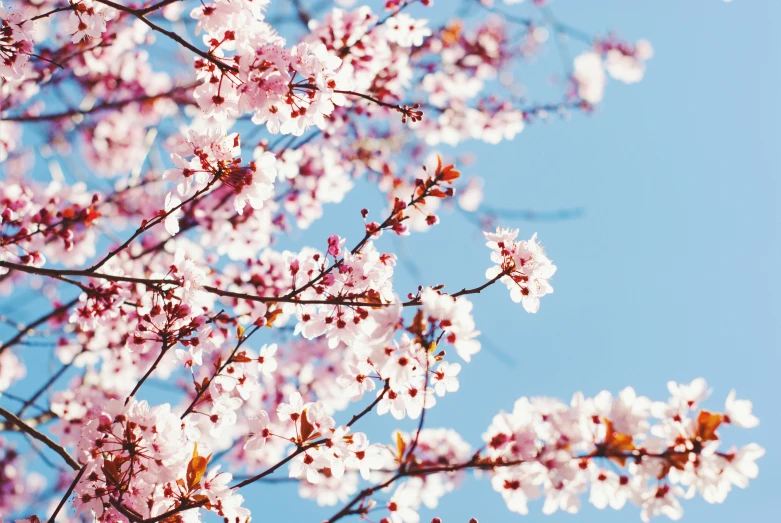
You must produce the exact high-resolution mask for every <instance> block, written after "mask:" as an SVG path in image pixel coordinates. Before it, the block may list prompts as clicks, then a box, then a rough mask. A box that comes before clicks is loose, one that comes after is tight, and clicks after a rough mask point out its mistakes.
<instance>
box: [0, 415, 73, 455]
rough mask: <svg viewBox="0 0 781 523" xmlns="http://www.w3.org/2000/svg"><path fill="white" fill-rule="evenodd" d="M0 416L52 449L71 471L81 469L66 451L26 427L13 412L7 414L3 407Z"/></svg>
mask: <svg viewBox="0 0 781 523" xmlns="http://www.w3.org/2000/svg"><path fill="white" fill-rule="evenodd" d="M0 415H2V416H3V417H4V418H5V419H7V420H8V421H9V423H13V424H14V425H16V426H17V427H19V430H21V431H22V432H24V433H26V434H29V435H30V436H32V437H33V438H35V439H37V440H38V441H40V442H41V443H43V444H44V445H46V446H47V447H49V448H50V449H52V450H53V451H54V452H56V453H57V454H59V455H60V456H61V457H62V459H64V460H65V463H67V464H68V466H69V467H70V468H72V469H73V470H79V469H80V468H81V467H80V465H79V464H78V462H77V461H76V460H75V459H73V458H72V457H71V455H70V454H68V451H67V450H65V449H64V448H63V447H61V446H60V445H58V444H57V443H55V442H54V441H52V439H51V438H49V437H48V436H46V435H45V434H42V433H40V432H38V431H37V430H35V429H34V428H33V427H31V426H30V425H28V424H27V423H26V422H25V421H23V420H21V419H19V418H18V417H17V416H16V414H14V413H13V412H9V411H7V410H5V409H4V408H3V407H0Z"/></svg>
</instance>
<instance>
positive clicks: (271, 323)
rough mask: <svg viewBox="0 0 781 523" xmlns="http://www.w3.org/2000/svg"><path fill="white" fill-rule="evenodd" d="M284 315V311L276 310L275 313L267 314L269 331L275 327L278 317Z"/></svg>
mask: <svg viewBox="0 0 781 523" xmlns="http://www.w3.org/2000/svg"><path fill="white" fill-rule="evenodd" d="M280 314H282V309H274V310H273V311H269V312H267V313H266V327H268V328H269V329H270V328H272V327H273V326H274V322H275V321H276V319H277V317H278V316H279V315H280Z"/></svg>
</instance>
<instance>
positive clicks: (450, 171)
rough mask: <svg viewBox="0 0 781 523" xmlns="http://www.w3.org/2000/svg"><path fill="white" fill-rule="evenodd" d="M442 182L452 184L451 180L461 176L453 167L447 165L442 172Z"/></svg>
mask: <svg viewBox="0 0 781 523" xmlns="http://www.w3.org/2000/svg"><path fill="white" fill-rule="evenodd" d="M441 176H442V180H443V181H446V182H452V181H453V180H456V179H458V177H459V176H461V173H460V172H458V171H456V166H455V165H448V166H447V167H445V168H444V169H443V170H442V174H441Z"/></svg>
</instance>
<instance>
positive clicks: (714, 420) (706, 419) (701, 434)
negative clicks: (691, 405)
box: [697, 410, 723, 441]
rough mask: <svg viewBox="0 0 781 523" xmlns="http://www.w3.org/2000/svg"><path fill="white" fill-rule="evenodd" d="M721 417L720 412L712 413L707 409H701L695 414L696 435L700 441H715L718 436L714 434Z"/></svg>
mask: <svg viewBox="0 0 781 523" xmlns="http://www.w3.org/2000/svg"><path fill="white" fill-rule="evenodd" d="M722 420H723V418H722V416H721V414H712V413H710V412H708V411H707V410H701V411H700V413H699V414H698V415H697V437H698V438H700V440H701V441H716V440H718V439H719V437H718V436H717V435H716V429H718V428H719V425H721V422H722Z"/></svg>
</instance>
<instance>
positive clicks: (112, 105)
mask: <svg viewBox="0 0 781 523" xmlns="http://www.w3.org/2000/svg"><path fill="white" fill-rule="evenodd" d="M199 84H200V82H195V83H191V84H188V85H182V86H178V87H174V88H173V89H171V90H169V91H166V92H164V93H159V94H149V95H144V96H138V97H136V98H130V99H127V100H117V101H115V102H107V103H102V104H99V105H96V106H94V107H92V108H91V109H84V110H80V109H71V110H70V111H63V112H60V113H50V114H40V115H37V116H32V115H30V116H24V115H22V116H5V117H3V119H4V120H8V121H9V122H45V121H50V120H59V119H61V118H69V117H71V116H85V115H88V114H92V113H98V112H101V111H106V110H109V109H120V108H122V107H124V106H126V105H128V104H131V103H144V102H152V101H155V100H158V99H160V98H169V97H173V96H174V95H175V94H176V93H177V92H178V91H186V90H188V89H192V88H194V87H196V86H198V85H199Z"/></svg>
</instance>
